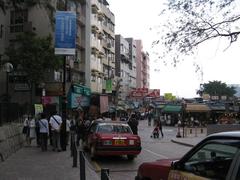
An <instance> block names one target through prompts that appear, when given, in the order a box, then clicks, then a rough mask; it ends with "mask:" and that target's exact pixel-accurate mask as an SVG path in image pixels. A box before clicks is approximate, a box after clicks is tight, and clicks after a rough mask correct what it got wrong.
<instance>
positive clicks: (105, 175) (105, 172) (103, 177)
mask: <svg viewBox="0 0 240 180" xmlns="http://www.w3.org/2000/svg"><path fill="white" fill-rule="evenodd" d="M108 177H109V169H107V168H103V169H101V180H109V178H108Z"/></svg>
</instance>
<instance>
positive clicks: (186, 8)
mask: <svg viewBox="0 0 240 180" xmlns="http://www.w3.org/2000/svg"><path fill="white" fill-rule="evenodd" d="M238 3H239V1H238V0H217V1H216V0H181V1H179V0H168V3H167V4H166V7H165V8H164V10H163V11H162V12H161V13H160V15H159V16H160V18H161V19H160V23H159V26H158V27H156V28H155V29H153V30H156V31H157V34H159V35H160V37H159V38H158V39H156V40H155V41H154V42H153V44H152V45H153V47H155V46H157V47H158V46H159V45H161V47H164V48H165V49H164V51H163V53H160V54H159V51H158V52H156V53H157V54H159V58H160V59H161V58H164V59H172V60H173V63H174V64H176V63H177V62H178V61H179V60H182V59H184V56H183V55H192V54H194V52H195V50H196V49H197V48H198V47H199V45H200V44H202V43H204V42H206V41H209V40H213V39H216V38H221V39H226V40H228V42H229V45H230V44H231V43H233V42H235V41H237V38H238V36H239V34H240V27H239V22H240V9H239V8H240V7H239V5H238ZM229 45H227V46H229ZM156 49H157V50H158V49H159V48H156Z"/></svg>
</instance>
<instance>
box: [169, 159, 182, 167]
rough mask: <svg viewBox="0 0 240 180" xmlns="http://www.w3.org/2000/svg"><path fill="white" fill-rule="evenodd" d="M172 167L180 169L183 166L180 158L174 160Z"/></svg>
mask: <svg viewBox="0 0 240 180" xmlns="http://www.w3.org/2000/svg"><path fill="white" fill-rule="evenodd" d="M171 168H172V169H180V168H181V163H180V162H179V161H178V160H176V161H173V162H172V164H171Z"/></svg>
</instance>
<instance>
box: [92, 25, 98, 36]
mask: <svg viewBox="0 0 240 180" xmlns="http://www.w3.org/2000/svg"><path fill="white" fill-rule="evenodd" d="M98 30H99V28H98V27H97V26H96V25H92V32H93V33H95V34H97V33H98Z"/></svg>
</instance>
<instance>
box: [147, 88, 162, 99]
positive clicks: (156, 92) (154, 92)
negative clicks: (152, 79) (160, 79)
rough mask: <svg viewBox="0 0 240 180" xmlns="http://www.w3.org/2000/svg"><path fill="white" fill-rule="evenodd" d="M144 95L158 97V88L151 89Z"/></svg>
mask: <svg viewBox="0 0 240 180" xmlns="http://www.w3.org/2000/svg"><path fill="white" fill-rule="evenodd" d="M146 97H153V98H156V97H160V89H153V90H152V92H150V93H149V94H147V96H146Z"/></svg>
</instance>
